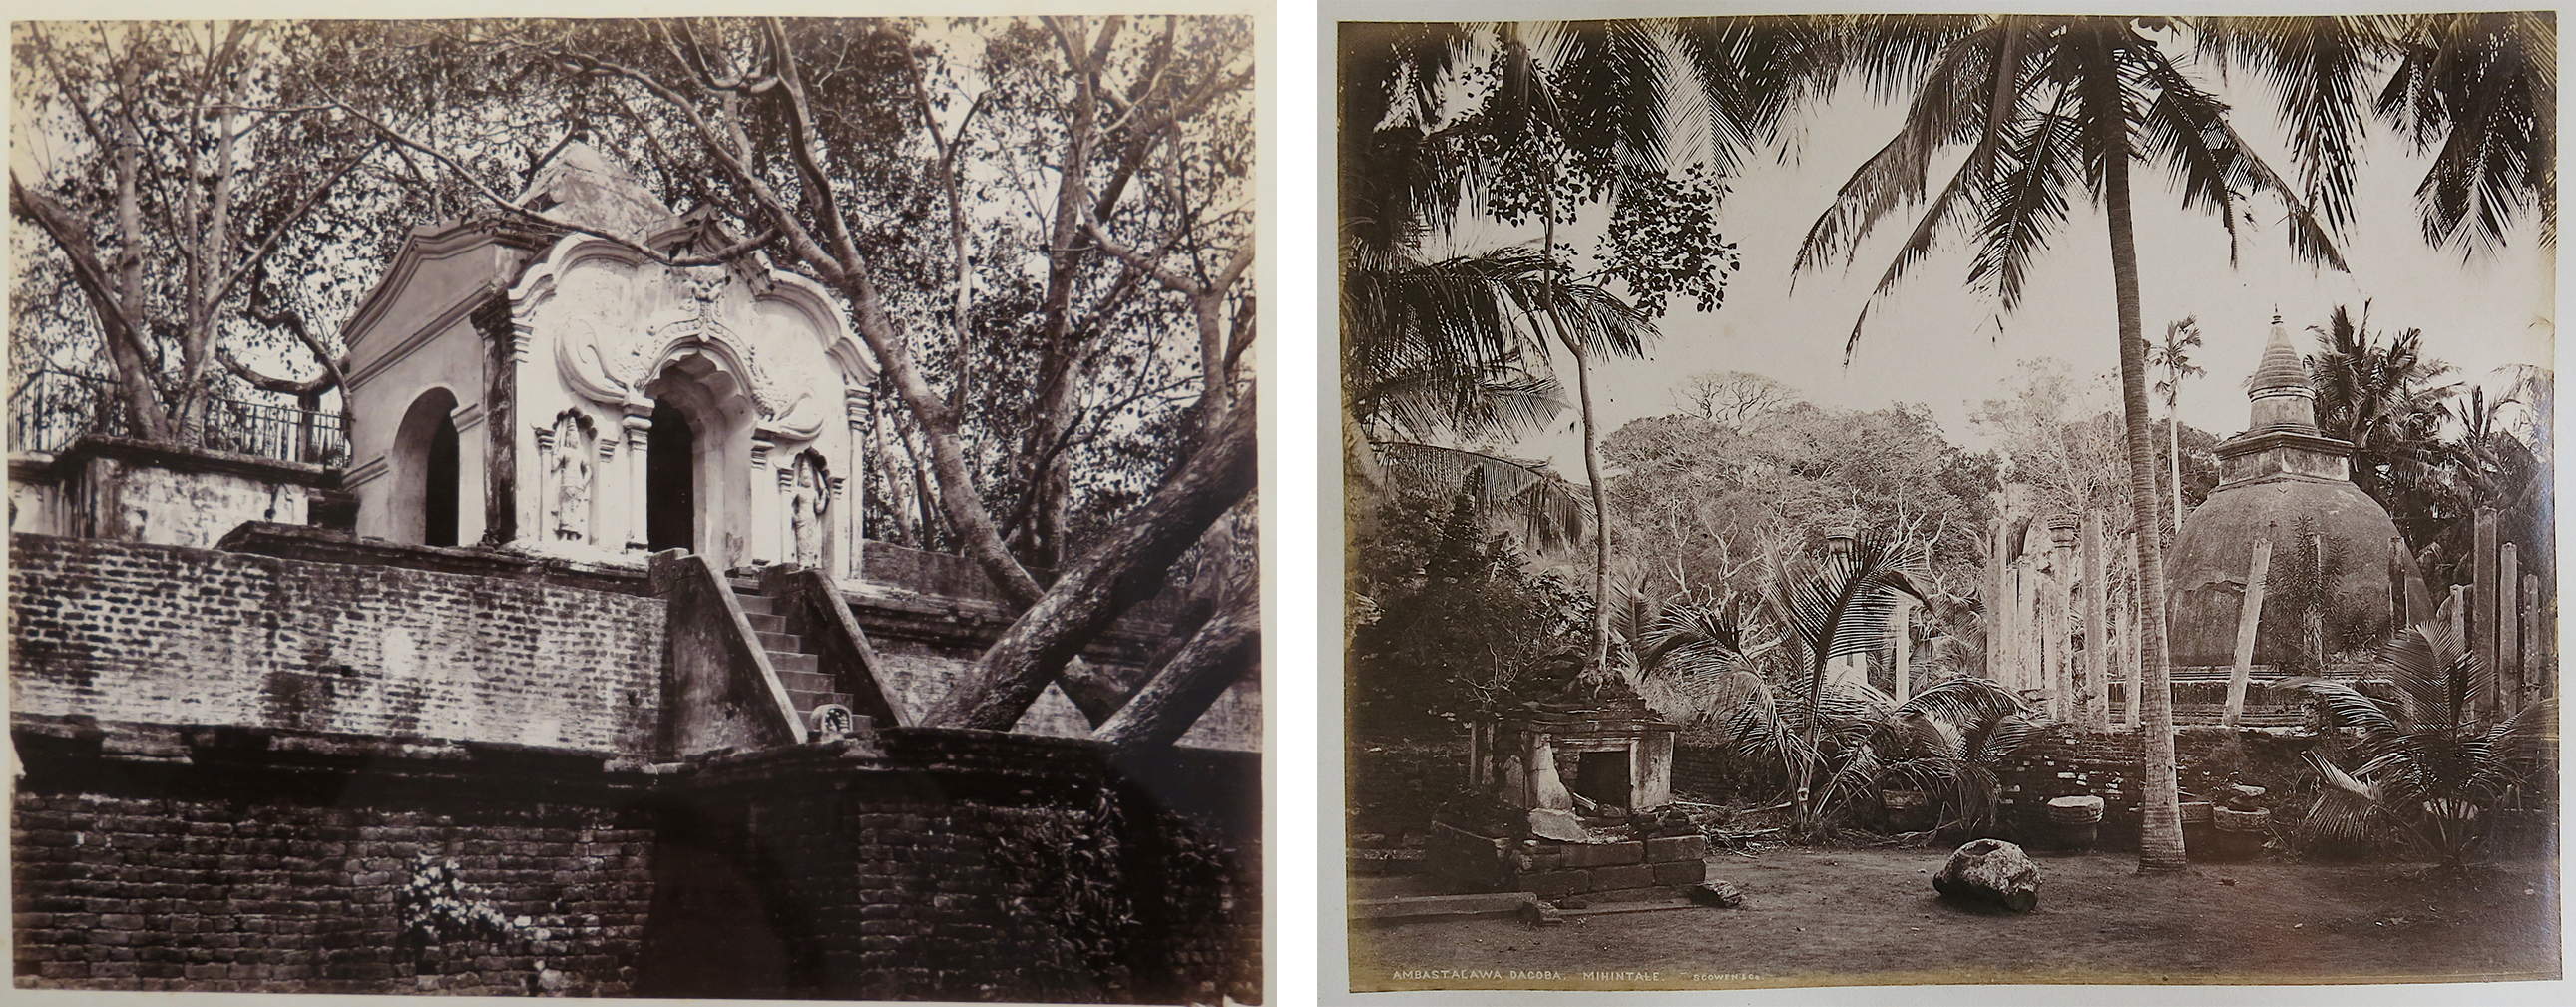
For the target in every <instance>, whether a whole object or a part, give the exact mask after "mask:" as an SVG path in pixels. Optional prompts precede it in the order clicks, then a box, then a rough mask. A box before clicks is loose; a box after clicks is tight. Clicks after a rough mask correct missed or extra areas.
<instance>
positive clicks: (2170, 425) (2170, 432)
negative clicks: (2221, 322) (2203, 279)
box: [2147, 317, 2209, 534]
mask: <svg viewBox="0 0 2576 1007" xmlns="http://www.w3.org/2000/svg"><path fill="white" fill-rule="evenodd" d="M2199 348H2200V319H2199V318H2198V317H2191V318H2185V319H2183V320H2182V321H2179V322H2167V323H2165V341H2164V342H2163V343H2162V344H2161V345H2157V346H2153V347H2149V348H2148V351H2147V352H2148V354H2149V357H2148V360H2147V366H2149V367H2153V368H2156V369H2158V370H2162V371H2164V372H2165V377H2164V380H2162V381H2158V382H2156V394H2158V395H2162V396H2164V397H2165V438H2166V450H2167V452H2168V453H2167V455H2166V463H2167V465H2168V466H2169V467H2170V471H2168V473H2167V477H2168V478H2169V479H2171V480H2172V482H2173V530H2174V532H2175V534H2181V532H2182V410H2181V409H2179V408H2177V407H2178V405H2179V403H2180V402H2181V400H2182V379H2184V378H2196V377H2199V376H2201V375H2203V374H2207V373H2209V372H2208V371H2205V370H2202V369H2201V368H2200V367H2199V366H2198V365H2195V364H2193V363H2192V362H2191V351H2193V350H2197V349H2199Z"/></svg>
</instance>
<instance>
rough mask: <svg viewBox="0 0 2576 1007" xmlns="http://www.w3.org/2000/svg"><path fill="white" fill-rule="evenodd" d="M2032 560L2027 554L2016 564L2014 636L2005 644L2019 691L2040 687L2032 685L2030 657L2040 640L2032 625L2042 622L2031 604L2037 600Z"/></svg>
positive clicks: (2015, 687) (2012, 620)
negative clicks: (2033, 613)
mask: <svg viewBox="0 0 2576 1007" xmlns="http://www.w3.org/2000/svg"><path fill="white" fill-rule="evenodd" d="M2028 559H2029V557H2028V556H2024V557H2022V560H2021V561H2016V562H2014V563H2013V567H2012V581H2013V583H2012V591H2013V597H2012V618H2011V619H2010V620H2008V621H2009V622H2010V623H2011V625H2012V635H2011V636H2009V637H2007V638H2006V641H2005V646H2004V652H2005V653H2006V654H2009V655H2011V661H2012V687H2013V690H2014V691H2016V692H2019V691H2021V690H2025V689H2032V688H2036V687H2037V686H2035V685H2034V684H2032V675H2031V660H2030V658H2031V651H2032V650H2033V649H2034V647H2035V645H2036V643H2037V640H2036V638H2035V637H2036V630H2035V629H2034V628H2033V625H2032V624H2033V623H2035V622H2037V621H2038V620H2036V619H2033V618H2031V615H2032V611H2031V605H2032V603H2033V602H2034V601H2036V600H2037V599H2035V598H2033V597H2032V594H2033V592H2032V591H2031V571H2030V569H2029V563H2028V562H2027V561H2028Z"/></svg>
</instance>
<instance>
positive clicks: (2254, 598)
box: [2220, 531, 2272, 727]
mask: <svg viewBox="0 0 2576 1007" xmlns="http://www.w3.org/2000/svg"><path fill="white" fill-rule="evenodd" d="M2271 572H2272V536H2271V534H2270V533H2269V532H2268V531H2267V532H2266V533H2265V534H2263V535H2262V536H2260V537H2257V538H2256V539H2255V540H2254V552H2253V558H2252V559H2251V560H2249V561H2248V562H2247V566H2246V569H2245V597H2244V599H2243V601H2244V605H2243V606H2242V607H2241V608H2240V609H2239V610H2238V612H2237V615H2236V666H2235V667H2234V668H2232V669H2230V670H2229V672H2228V675H2227V714H2226V719H2225V720H2223V721H2220V722H2221V723H2224V724H2226V725H2227V726H2229V727H2234V726H2236V720H2237V718H2238V717H2239V716H2242V715H2243V714H2244V712H2245V689H2246V687H2247V686H2249V685H2251V684H2252V683H2253V681H2254V638H2255V634H2256V633H2257V632H2259V631H2260V630H2261V628H2262V623H2263V589H2264V587H2265V586H2266V585H2267V584H2268V583H2269V579H2270V577H2271Z"/></svg>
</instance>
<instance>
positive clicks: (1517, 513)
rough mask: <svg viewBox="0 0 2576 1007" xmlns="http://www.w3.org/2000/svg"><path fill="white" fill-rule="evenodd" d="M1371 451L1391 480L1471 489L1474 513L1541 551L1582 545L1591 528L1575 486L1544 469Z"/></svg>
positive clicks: (1479, 456) (1425, 450) (1388, 444)
mask: <svg viewBox="0 0 2576 1007" xmlns="http://www.w3.org/2000/svg"><path fill="white" fill-rule="evenodd" d="M1372 447H1373V448H1374V449H1375V454H1376V456H1377V460H1378V464H1379V465H1380V467H1381V468H1382V469H1383V470H1384V471H1386V472H1387V473H1388V475H1389V476H1390V477H1391V478H1394V479H1397V480H1402V481H1405V482H1408V483H1411V484H1412V485H1415V486H1421V487H1426V488H1431V489H1434V490H1437V491H1441V492H1449V491H1453V490H1455V489H1456V488H1457V487H1459V486H1462V485H1463V486H1468V487H1470V496H1471V498H1472V499H1473V500H1474V501H1475V503H1476V506H1477V509H1478V510H1480V511H1483V512H1485V513H1489V514H1495V515H1500V516H1502V517H1504V518H1505V519H1507V520H1510V521H1513V522H1515V523H1516V524H1517V525H1518V526H1519V528H1520V530H1521V531H1522V533H1523V535H1524V536H1526V538H1527V540H1528V542H1529V543H1530V545H1532V546H1533V547H1535V548H1538V549H1540V550H1549V549H1556V548H1562V547H1564V546H1567V545H1571V544H1573V543H1576V542H1580V541H1583V539H1584V536H1585V535H1586V534H1587V532H1588V530H1589V528H1590V525H1589V523H1588V522H1589V519H1588V518H1587V517H1586V514H1587V513H1588V510H1587V508H1586V506H1585V503H1584V501H1583V500H1582V499H1581V496H1580V494H1579V493H1578V492H1577V491H1576V489H1575V487H1574V484H1572V483H1569V482H1567V481H1565V479H1564V477H1562V476H1558V475H1557V474H1556V473H1554V472H1551V471H1548V470H1547V469H1546V468H1545V467H1544V466H1541V465H1536V464H1532V463H1528V462H1520V461H1514V460H1512V459H1509V458H1501V457H1496V456H1494V455H1489V454H1485V453H1483V452H1479V451H1466V450H1461V449H1458V448H1448V447H1441V446H1438V445H1433V444H1418V443H1412V442H1406V441H1379V442H1376V443H1375V444H1373V445H1372Z"/></svg>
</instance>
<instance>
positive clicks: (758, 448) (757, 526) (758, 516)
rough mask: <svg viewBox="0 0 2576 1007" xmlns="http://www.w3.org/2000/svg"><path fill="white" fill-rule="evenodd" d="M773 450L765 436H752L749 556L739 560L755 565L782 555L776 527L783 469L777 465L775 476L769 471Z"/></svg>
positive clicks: (772, 441) (779, 518) (776, 558)
mask: <svg viewBox="0 0 2576 1007" xmlns="http://www.w3.org/2000/svg"><path fill="white" fill-rule="evenodd" d="M777 449H778V444H777V442H776V441H774V440H771V439H770V437H769V436H768V435H767V434H765V433H756V434H753V435H752V438H751V542H750V546H751V555H750V556H747V557H743V558H744V559H748V560H752V561H755V562H757V561H760V560H770V561H776V560H778V559H780V558H781V556H782V554H781V553H780V552H779V549H778V543H779V540H780V538H781V536H780V535H779V534H778V525H779V522H780V521H781V520H783V519H784V514H783V513H782V511H783V508H781V507H779V506H778V478H777V477H778V476H780V475H784V474H786V472H785V469H786V466H784V465H782V466H779V469H780V471H778V472H775V473H773V472H771V471H770V454H771V453H772V452H774V451H776V450H777ZM736 527H740V526H739V525H737V526H736Z"/></svg>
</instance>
